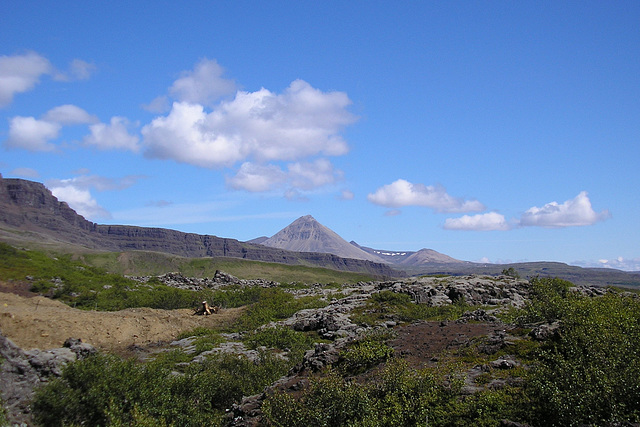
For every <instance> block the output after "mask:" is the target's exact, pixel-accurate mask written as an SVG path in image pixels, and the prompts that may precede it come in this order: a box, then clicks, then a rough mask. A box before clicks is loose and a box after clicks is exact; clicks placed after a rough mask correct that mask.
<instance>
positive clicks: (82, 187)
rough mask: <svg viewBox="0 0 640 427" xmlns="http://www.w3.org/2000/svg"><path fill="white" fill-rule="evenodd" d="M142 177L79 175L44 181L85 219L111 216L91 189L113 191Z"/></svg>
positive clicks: (124, 187) (126, 186)
mask: <svg viewBox="0 0 640 427" xmlns="http://www.w3.org/2000/svg"><path fill="white" fill-rule="evenodd" d="M142 178H144V177H143V176H141V175H127V176H125V177H123V178H119V179H113V178H106V177H102V176H97V175H81V176H77V177H74V178H67V179H52V180H48V181H47V182H46V185H47V187H48V188H49V189H50V190H51V192H52V193H53V195H54V196H56V197H57V198H58V199H59V200H62V201H64V202H66V203H67V204H68V205H69V206H70V207H71V208H72V209H73V210H75V211H76V212H77V213H79V214H80V215H82V216H83V217H85V218H86V219H90V220H96V219H97V218H111V214H110V213H109V212H108V211H107V210H106V209H105V208H103V207H102V206H100V205H99V204H98V202H97V201H96V200H95V199H94V198H93V196H92V195H91V190H92V189H93V190H96V191H114V190H116V191H117V190H124V189H126V188H129V187H131V186H132V185H134V184H135V183H136V182H137V181H138V180H140V179H142Z"/></svg>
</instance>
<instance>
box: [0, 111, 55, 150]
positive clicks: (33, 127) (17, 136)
mask: <svg viewBox="0 0 640 427" xmlns="http://www.w3.org/2000/svg"><path fill="white" fill-rule="evenodd" d="M60 129H62V126H61V125H60V124H59V123H55V122H48V121H46V120H38V119H36V118H34V117H22V116H16V117H13V118H11V119H10V120H9V136H8V138H7V140H6V141H5V146H6V147H8V148H22V149H25V150H29V151H53V150H55V145H54V144H52V143H50V142H49V141H51V140H52V139H55V138H57V137H58V135H59V133H60Z"/></svg>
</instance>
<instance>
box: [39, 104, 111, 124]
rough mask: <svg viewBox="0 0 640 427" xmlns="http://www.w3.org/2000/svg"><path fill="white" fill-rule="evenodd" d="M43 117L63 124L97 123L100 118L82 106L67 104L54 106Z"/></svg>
mask: <svg viewBox="0 0 640 427" xmlns="http://www.w3.org/2000/svg"><path fill="white" fill-rule="evenodd" d="M42 119H43V120H45V121H48V122H55V123H59V124H61V125H77V124H86V123H96V122H97V121H98V118H97V117H96V116H93V115H91V114H89V113H87V112H86V111H85V110H83V109H82V108H80V107H76V106H75V105H71V104H66V105H60V106H58V107H55V108H52V109H51V110H49V111H47V112H46V113H45V114H44V115H43V116H42Z"/></svg>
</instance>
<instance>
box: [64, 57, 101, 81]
mask: <svg viewBox="0 0 640 427" xmlns="http://www.w3.org/2000/svg"><path fill="white" fill-rule="evenodd" d="M96 68H97V67H96V66H95V65H94V64H90V63H88V62H86V61H83V60H82V59H74V60H73V61H71V65H70V66H69V73H70V74H71V75H72V76H73V77H74V78H75V79H76V80H87V79H88V78H89V77H91V74H93V73H94V72H95V71H96Z"/></svg>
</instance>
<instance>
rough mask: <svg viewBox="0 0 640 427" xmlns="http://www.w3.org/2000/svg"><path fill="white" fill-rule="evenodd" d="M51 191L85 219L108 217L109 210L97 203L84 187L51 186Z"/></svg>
mask: <svg viewBox="0 0 640 427" xmlns="http://www.w3.org/2000/svg"><path fill="white" fill-rule="evenodd" d="M50 190H51V193H53V195H54V196H56V197H57V198H58V200H61V201H63V202H66V203H67V204H68V205H69V206H70V207H71V208H72V209H73V210H75V211H76V212H77V213H78V214H80V215H82V216H83V217H85V218H86V219H89V220H92V219H93V220H95V219H98V218H110V217H111V215H110V214H109V212H108V211H107V210H106V209H104V208H103V207H102V206H100V205H99V204H98V202H97V201H96V200H95V199H94V198H93V197H92V196H91V192H90V191H89V190H86V189H80V188H76V187H74V186H71V185H68V186H60V187H51V188H50Z"/></svg>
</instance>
